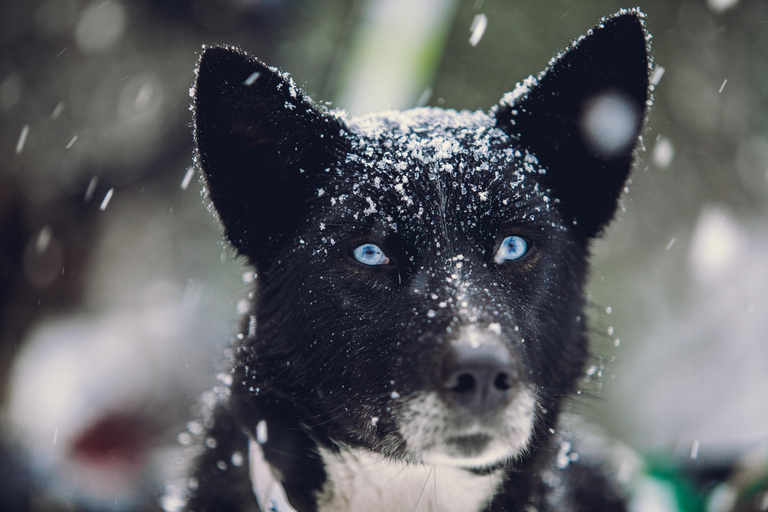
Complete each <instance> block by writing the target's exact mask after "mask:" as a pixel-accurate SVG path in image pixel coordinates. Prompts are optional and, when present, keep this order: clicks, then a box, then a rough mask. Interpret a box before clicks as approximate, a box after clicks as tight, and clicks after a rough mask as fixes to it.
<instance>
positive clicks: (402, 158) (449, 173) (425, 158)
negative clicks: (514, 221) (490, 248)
mask: <svg viewBox="0 0 768 512" xmlns="http://www.w3.org/2000/svg"><path fill="white" fill-rule="evenodd" d="M346 124H347V130H348V133H347V137H348V139H349V140H350V151H349V153H348V154H347V155H346V157H345V161H344V162H343V163H342V168H343V171H342V174H343V175H344V180H345V181H346V182H347V183H351V187H348V189H347V191H346V192H350V191H351V192H352V193H353V195H357V196H358V197H360V198H362V199H363V200H364V202H363V201H360V202H359V203H358V204H360V205H361V206H362V208H361V210H362V211H360V212H357V214H355V219H356V220H361V219H362V218H364V217H377V216H378V217H381V216H382V215H383V216H384V217H387V216H388V217H390V218H395V219H398V220H400V221H401V223H402V222H403V221H404V219H411V220H412V221H417V220H416V219H415V218H414V216H415V217H416V218H418V219H420V218H422V215H423V216H424V219H425V220H426V219H428V218H430V217H434V215H440V216H441V217H442V216H445V213H446V211H449V210H452V211H454V212H455V211H457V210H458V211H460V212H462V213H466V214H469V215H471V216H472V217H473V218H475V219H477V218H479V217H482V216H485V215H490V214H494V213H496V212H499V211H501V212H502V213H503V215H507V216H509V217H513V216H515V215H516V214H519V215H526V214H530V209H531V208H533V209H542V208H548V207H549V198H548V197H547V195H546V190H543V189H541V188H540V186H539V177H540V176H541V175H542V174H544V173H545V171H544V169H543V168H542V167H541V166H540V165H539V163H538V161H537V160H536V158H535V157H534V156H533V155H531V154H530V153H528V152H527V151H526V150H525V149H524V148H522V147H520V145H519V144H518V142H517V141H516V140H515V139H514V138H513V137H511V136H510V135H508V134H507V133H506V132H504V131H503V130H501V129H499V128H497V127H496V125H495V120H494V118H493V117H491V116H489V115H488V114H486V113H484V112H482V111H475V112H468V111H462V112H457V111H455V110H443V109H439V108H419V109H413V110H409V111H405V112H395V111H393V112H384V113H379V114H375V115H369V116H365V117H362V118H355V119H351V120H348V121H347V123H346ZM431 220H433V221H434V220H435V219H434V218H432V219H431ZM465 220H466V219H465Z"/></svg>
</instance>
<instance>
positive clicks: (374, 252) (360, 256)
mask: <svg viewBox="0 0 768 512" xmlns="http://www.w3.org/2000/svg"><path fill="white" fill-rule="evenodd" d="M352 256H354V257H355V259H356V260H357V261H359V262H360V263H362V264H364V265H370V266H376V265H386V264H387V263H389V258H387V255H386V254H384V251H382V250H381V248H380V247H379V246H378V245H376V244H363V245H361V246H359V247H357V248H356V249H355V250H354V251H352Z"/></svg>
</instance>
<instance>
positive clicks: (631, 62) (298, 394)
mask: <svg viewBox="0 0 768 512" xmlns="http://www.w3.org/2000/svg"><path fill="white" fill-rule="evenodd" d="M648 69H649V64H648V54H647V41H646V34H645V31H644V29H643V25H642V15H641V14H640V13H639V12H636V11H625V12H622V13H619V14H618V15H617V16H614V17H612V18H610V19H607V20H604V21H603V23H602V24H601V25H599V26H598V27H596V28H595V29H594V30H592V31H591V32H590V33H589V34H588V35H586V36H585V37H583V38H582V39H580V40H579V41H577V42H576V43H574V45H573V46H572V47H571V48H570V49H568V50H567V51H566V52H564V53H563V54H562V55H560V56H558V57H557V58H556V59H554V60H553V61H552V62H550V65H549V66H548V67H547V69H546V70H545V71H544V72H542V73H541V74H540V75H539V77H538V78H536V79H534V78H529V79H528V80H526V81H524V82H523V83H522V84H518V86H517V88H516V89H515V90H514V91H512V92H510V93H508V94H506V95H505V96H504V97H503V98H502V99H501V101H500V102H499V104H498V105H496V106H495V107H493V108H492V109H491V111H490V113H483V112H479V111H478V112H474V113H469V112H456V111H452V110H442V109H434V108H425V109H416V110H411V111H407V112H387V113H382V114H377V115H370V116H366V117H362V118H355V119H347V117H346V116H345V115H344V114H343V113H342V112H335V111H328V110H326V109H325V108H323V107H320V106H318V105H316V104H315V103H313V102H312V101H310V99H309V98H308V97H307V96H306V95H304V94H303V93H302V91H300V90H299V89H298V88H297V87H296V85H295V84H294V83H293V81H292V80H291V79H290V78H289V77H288V76H287V75H286V74H283V73H281V72H279V71H277V70H276V69H274V68H270V67H267V66H265V65H264V64H262V63H261V62H259V61H258V60H256V59H253V58H251V57H249V56H247V55H245V54H244V53H242V52H241V51H239V50H237V49H233V48H208V49H206V50H205V51H204V53H203V55H202V57H201V59H200V65H199V69H198V76H197V82H196V85H195V103H194V112H195V134H196V141H197V145H198V156H199V162H200V164H201V166H202V169H203V171H204V175H205V182H206V190H207V194H208V196H209V198H210V200H211V203H212V205H213V207H214V208H215V210H216V212H217V213H218V216H219V218H220V219H221V222H222V224H223V226H224V229H225V232H226V237H227V239H228V240H229V241H230V242H231V244H232V245H233V246H234V247H235V248H236V249H237V250H238V251H239V253H241V254H242V255H244V256H245V257H247V258H248V260H249V262H250V263H251V264H252V265H254V266H255V268H256V270H257V273H258V292H257V294H256V300H255V304H254V311H253V317H254V318H253V320H252V322H250V323H251V328H250V332H249V333H244V336H243V338H244V340H243V341H242V343H241V344H240V346H239V347H238V348H237V355H236V364H235V368H234V370H233V385H232V388H233V396H234V398H233V402H234V406H235V407H236V408H238V409H239V410H240V411H241V412H242V415H243V417H244V418H245V421H246V422H247V423H248V428H253V429H255V428H256V424H257V422H258V421H260V420H261V419H264V418H267V419H270V420H272V419H273V418H278V419H279V421H283V422H290V421H293V422H294V423H295V424H296V425H300V426H301V428H303V429H306V431H308V432H310V433H311V436H313V437H314V439H316V440H317V441H318V442H320V443H326V442H331V443H340V444H346V445H352V446H361V447H364V448H367V449H370V450H373V451H375V452H378V453H381V454H383V455H385V456H388V457H392V458H396V459H403V460H408V461H417V462H428V463H435V462H439V463H447V464H452V465H457V466H463V467H487V466H491V465H494V464H497V463H499V462H502V461H504V460H508V459H511V458H515V457H519V456H520V455H521V454H523V453H525V452H526V450H527V449H528V448H529V445H530V444H531V441H532V439H533V438H535V437H536V436H537V435H540V436H546V435H547V432H548V431H549V429H550V428H552V427H553V425H554V421H555V418H556V416H557V412H558V410H559V403H560V398H561V397H562V396H563V395H566V394H567V393H568V392H569V391H571V390H572V388H573V385H574V382H575V380H576V379H577V378H578V376H579V375H580V373H581V371H582V369H583V365H584V361H585V359H586V357H587V341H586V338H585V322H584V320H583V318H582V309H583V305H584V295H583V290H582V287H583V284H584V281H585V278H586V273H587V261H586V260H587V255H588V245H589V242H590V240H591V239H592V238H594V237H595V236H597V235H598V234H599V233H600V232H601V230H602V228H603V227H604V226H605V224H606V223H607V222H608V221H609V220H610V219H611V218H612V217H613V215H614V211H615V209H616V205H617V201H618V197H619V195H620V193H621V191H622V189H623V188H624V182H625V180H626V177H627V174H628V172H629V170H630V166H631V164H632V161H633V151H634V149H635V145H636V142H637V140H638V137H639V134H640V131H641V128H642V124H643V119H644V113H645V109H646V103H647V98H648V87H649V86H648Z"/></svg>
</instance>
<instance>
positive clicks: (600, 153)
mask: <svg viewBox="0 0 768 512" xmlns="http://www.w3.org/2000/svg"><path fill="white" fill-rule="evenodd" d="M648 74H649V56H648V41H647V37H646V32H645V28H644V25H643V14H642V13H641V12H639V11H637V10H632V11H622V12H620V13H618V14H617V15H615V16H613V17H611V18H608V19H605V20H603V22H602V23H601V24H600V25H598V26H597V27H595V28H594V29H593V30H591V31H590V32H589V33H588V34H587V35H586V36H584V37H582V38H581V39H579V40H578V41H576V42H575V43H574V44H573V45H572V46H571V48H570V49H568V50H567V51H566V52H564V53H563V54H562V55H560V56H558V57H556V58H555V59H553V60H552V61H551V62H550V64H549V66H548V67H547V69H545V70H544V71H543V72H542V73H541V74H540V75H539V77H538V79H536V80H534V79H533V78H529V79H528V80H526V81H525V82H523V84H522V85H521V84H518V86H517V88H516V89H515V91H513V92H511V93H507V94H506V95H505V96H504V98H502V100H501V102H500V104H499V105H498V107H496V123H497V125H498V126H499V127H500V128H502V129H503V130H505V131H507V132H508V133H509V134H510V135H512V136H513V137H514V138H518V139H519V141H520V143H521V144H522V146H523V147H525V148H528V149H529V151H530V152H531V153H533V155H534V156H535V157H536V159H537V160H538V161H539V163H540V164H541V165H542V166H543V167H544V168H545V169H546V173H545V174H544V175H543V176H542V180H543V181H544V184H545V185H546V187H547V188H548V189H549V190H551V192H552V194H553V195H554V196H555V197H556V198H557V199H558V200H559V203H560V207H561V211H563V213H564V214H565V215H566V216H567V217H568V218H569V220H571V221H573V223H574V227H575V229H576V230H577V231H578V232H579V233H581V234H582V235H584V236H587V237H594V236H596V235H597V234H598V233H599V232H600V231H601V229H602V228H603V226H604V225H605V224H606V223H607V222H608V221H609V220H611V218H612V217H613V215H614V212H615V210H616V204H617V201H618V197H619V194H620V192H621V190H622V189H623V187H624V182H625V180H626V178H627V175H628V173H629V170H630V167H631V165H632V162H633V153H634V149H635V146H636V145H637V141H638V138H639V135H640V132H641V130H642V125H643V120H644V118H645V112H646V105H647V103H648V95H649V84H648Z"/></svg>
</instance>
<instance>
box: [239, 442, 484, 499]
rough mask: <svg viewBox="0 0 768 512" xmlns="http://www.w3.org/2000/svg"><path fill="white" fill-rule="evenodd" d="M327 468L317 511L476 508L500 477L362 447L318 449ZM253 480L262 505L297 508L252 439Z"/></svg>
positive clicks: (255, 491)
mask: <svg viewBox="0 0 768 512" xmlns="http://www.w3.org/2000/svg"><path fill="white" fill-rule="evenodd" d="M320 454H321V455H322V458H323V461H324V462H325V468H326V472H327V481H326V486H325V488H324V489H323V491H322V492H321V493H320V494H319V495H318V510H319V512H359V511H363V510H365V511H369V512H403V511H406V512H411V511H412V512H479V511H481V510H483V509H484V506H486V505H487V503H488V500H489V499H490V497H491V496H492V495H493V494H494V493H495V492H496V490H497V489H496V488H497V486H498V483H499V477H498V476H496V475H486V476H478V475H474V474H472V473H469V472H468V471H464V470H462V469H458V468H454V467H450V466H442V465H435V466H422V465H410V464H403V463H400V462H394V461H390V460H387V459H384V458H382V457H381V456H380V455H377V454H375V453H372V452H369V451H365V450H345V451H344V452H342V453H341V454H335V453H332V452H330V451H328V450H325V449H322V448H321V449H320ZM250 458H251V461H250V462H251V481H252V484H253V490H254V493H255V494H256V497H257V499H258V500H259V504H260V505H261V506H262V508H263V509H264V510H274V511H276V512H295V511H294V509H293V508H292V507H291V506H290V504H288V501H287V499H286V498H285V493H284V491H283V489H282V485H280V483H279V482H278V481H277V480H276V479H275V475H273V472H272V471H271V469H270V468H269V465H268V464H267V463H266V461H265V460H264V457H263V455H262V453H261V447H260V446H259V445H258V443H256V442H255V441H252V442H251V449H250Z"/></svg>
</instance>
